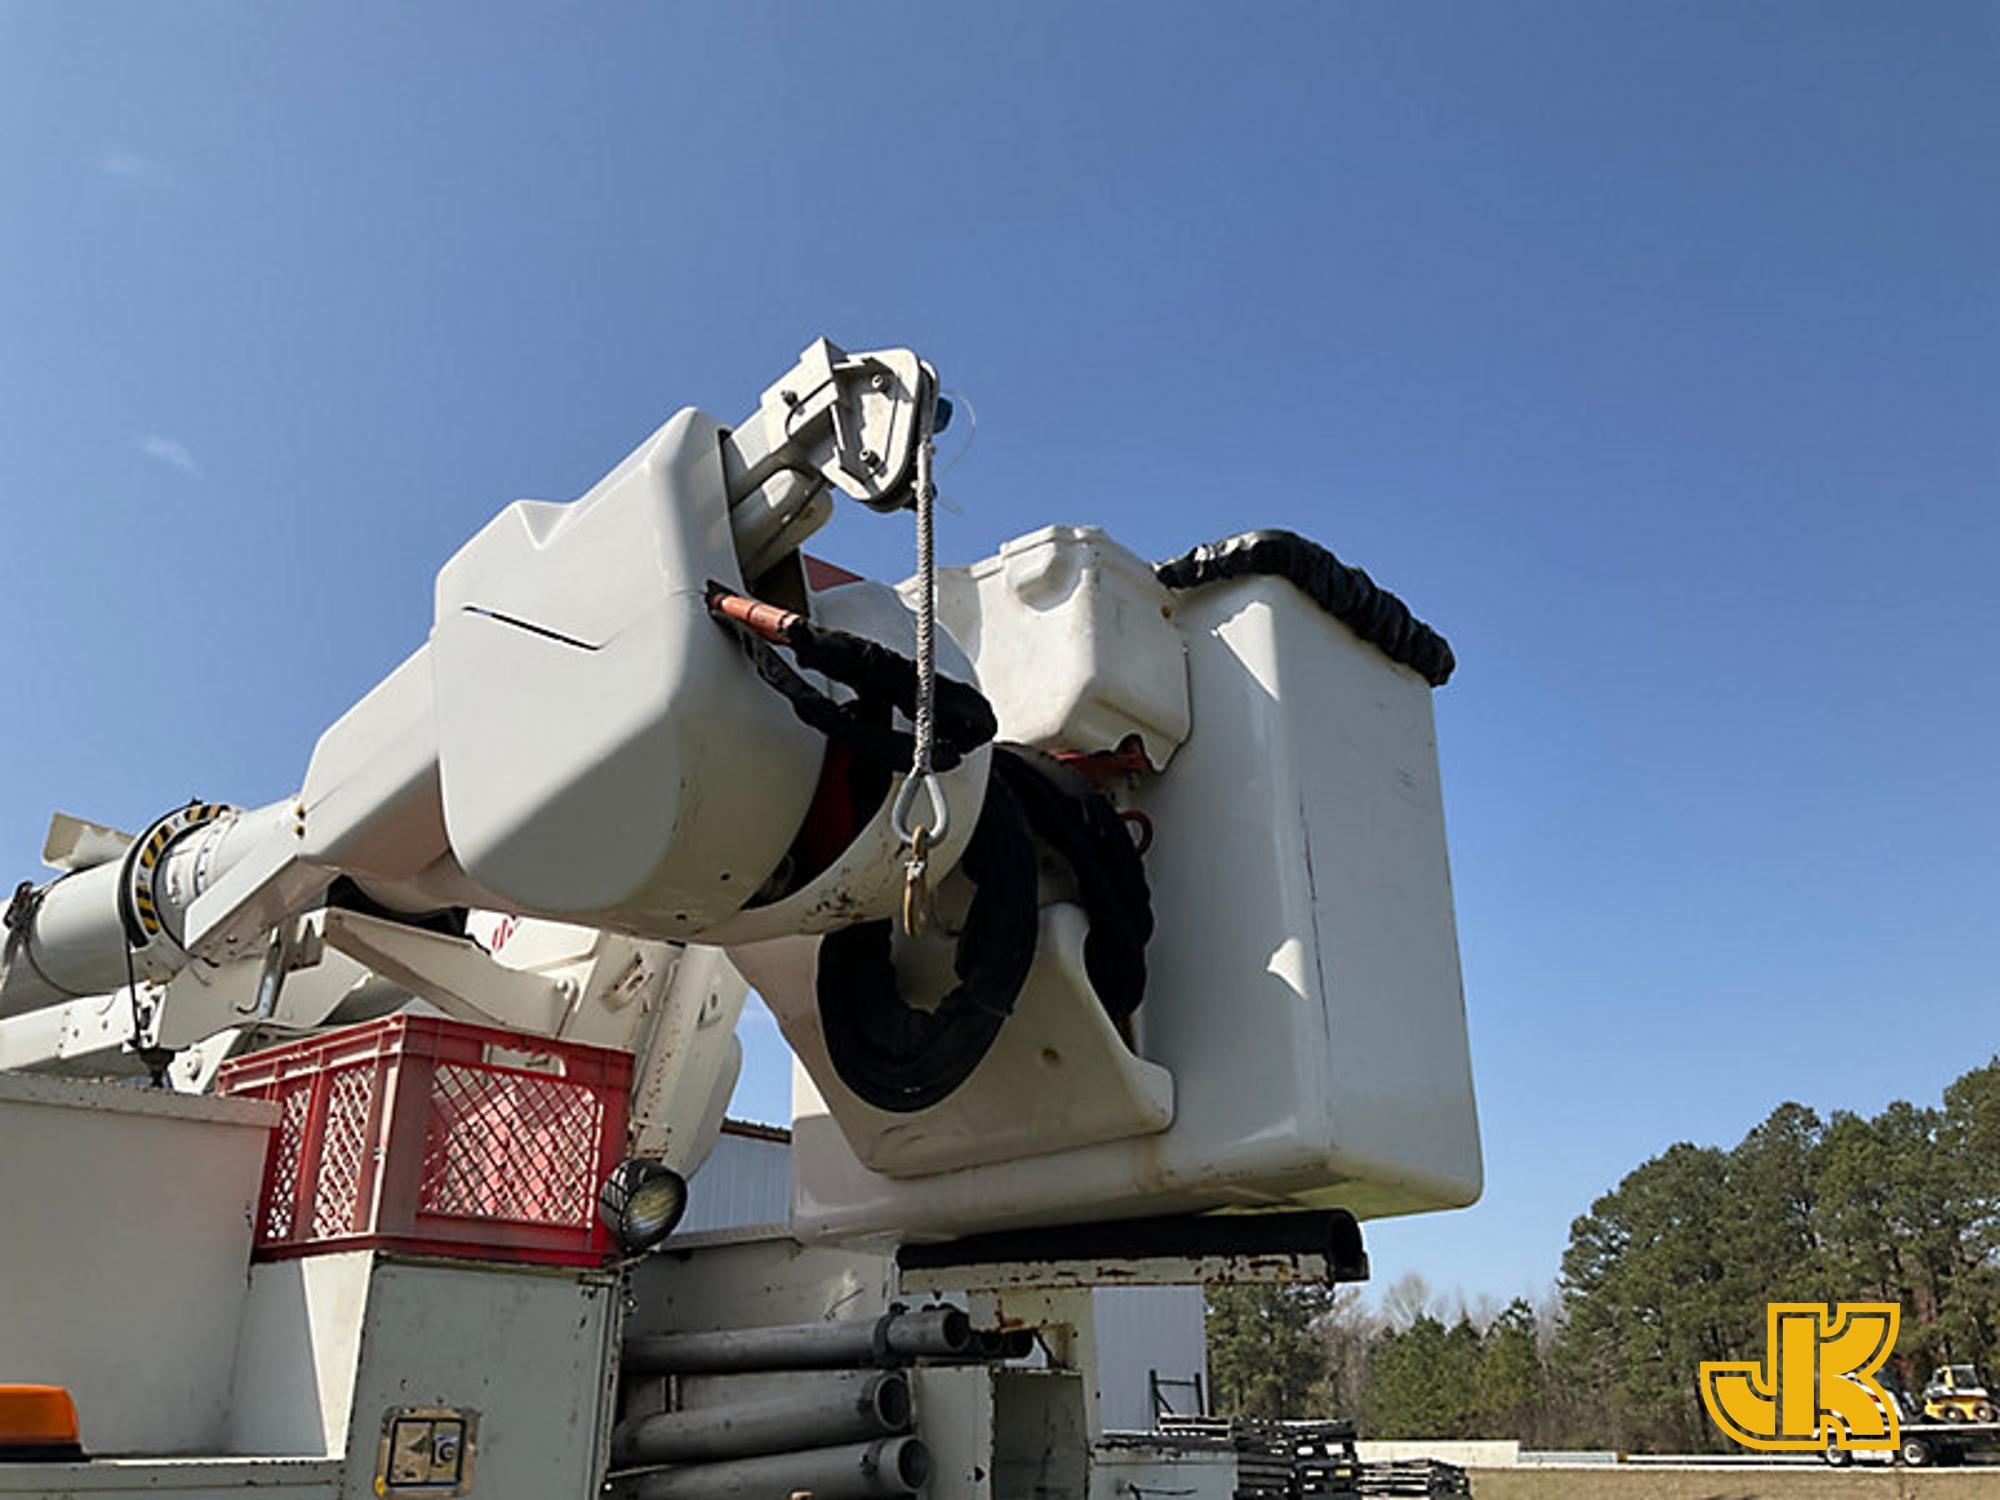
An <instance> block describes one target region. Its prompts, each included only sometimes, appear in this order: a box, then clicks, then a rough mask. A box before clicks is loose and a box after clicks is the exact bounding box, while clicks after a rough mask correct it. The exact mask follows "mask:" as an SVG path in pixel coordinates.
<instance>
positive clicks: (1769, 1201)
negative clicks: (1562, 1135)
mask: <svg viewBox="0 0 2000 1500" xmlns="http://www.w3.org/2000/svg"><path fill="white" fill-rule="evenodd" d="M1774 1301H1786V1302H1842V1301H1850V1302H1851V1301H1867V1302H1896V1303H1899V1304H1900V1305H1901V1307H1902V1309H1903V1315H1902V1332H1901V1336H1900V1339H1899V1342H1898V1344H1897V1351H1896V1357H1895V1358H1894V1360H1893V1361H1892V1362H1891V1369H1890V1374H1891V1377H1892V1378H1895V1379H1900V1381H1901V1382H1902V1384H1903V1385H1904V1387H1905V1388H1906V1389H1909V1390H1912V1391H1916V1390H1920V1389H1921V1387H1922V1385H1923V1383H1924V1380H1925V1379H1926V1377H1927V1376H1928V1375H1929V1373H1930V1371H1931V1369H1932V1368H1933V1367H1934V1366H1936V1365H1939V1364H1944V1363H1964V1362H1967V1361H1971V1362H1974V1363H1977V1364H1979V1365H1981V1366H1982V1368H1984V1369H1986V1370H1987V1371H1988V1373H1989V1375H1990V1376H1991V1377H1993V1378H2000V1368H1996V1366H2000V1058H1996V1059H1994V1060H1993V1061H1992V1062H1989V1063H1988V1064H1986V1065H1985V1066H1984V1067H1980V1068H1975V1069H1973V1070H1972V1071H1970V1072H1968V1073H1966V1074H1964V1075H1963V1076H1961V1077H1960V1078H1958V1079H1957V1080H1956V1081H1955V1082H1953V1083H1952V1084H1951V1086H1950V1087H1948V1088H1947V1089H1946V1090H1945V1091H1944V1096H1943V1099H1942V1101H1941V1102H1940V1103H1939V1104H1938V1105H1936V1106H1922V1107H1920V1106H1917V1105H1912V1104H1908V1103H1904V1102H1901V1101H1898V1102H1896V1103H1893V1104H1891V1105H1889V1106H1888V1107H1887V1108H1886V1109H1884V1110H1883V1111H1882V1112H1881V1113H1879V1114H1877V1115H1874V1116H1872V1117H1867V1116H1863V1115H1859V1114H1855V1113H1852V1112H1849V1111H1845V1110H1840V1111H1835V1112H1834V1113H1832V1114H1831V1115H1827V1116H1822V1115H1820V1114H1819V1113H1817V1112H1816V1111H1814V1110H1812V1109H1809V1108H1807V1107H1806V1106H1805V1105H1802V1104H1793V1103H1787V1104H1781V1105H1779V1106H1778V1108H1776V1109H1774V1110H1773V1111H1772V1112H1771V1113H1770V1115H1769V1116H1768V1117H1767V1118H1766V1119H1764V1120H1763V1121H1762V1122H1761V1123H1760V1124H1758V1125H1757V1126H1756V1127H1755V1128H1754V1129H1752V1130H1751V1131H1750V1132H1749V1133H1748V1134H1747V1135H1746V1136H1744V1138H1743V1139H1742V1140H1741V1141H1739V1142H1738V1143H1737V1144H1736V1145H1735V1146H1734V1147H1733V1148H1731V1149H1729V1150H1722V1149H1720V1148H1717V1147H1712V1146H1696V1145H1692V1144H1687V1143H1682V1144H1680V1145H1675V1146H1672V1147H1669V1148H1668V1149H1667V1150H1666V1151H1663V1152H1662V1153H1660V1154H1659V1155H1658V1156H1655V1157H1653V1158H1651V1159H1650V1160H1648V1161H1646V1162H1644V1163H1642V1164H1641V1165H1640V1166H1639V1167H1637V1168H1636V1169H1635V1170H1633V1171H1632V1172H1630V1173H1629V1174H1627V1176H1626V1177H1625V1179H1624V1180H1623V1181H1622V1182H1620V1183H1619V1184H1618V1185H1617V1187H1615V1188H1613V1189H1612V1190H1611V1191H1610V1192H1608V1193H1606V1194H1605V1195H1604V1196H1603V1197H1601V1198H1599V1199H1598V1200H1597V1201H1596V1202H1595V1203H1593V1204H1592V1205H1591V1206H1590V1211H1589V1212H1588V1213H1586V1214H1584V1215H1582V1216H1581V1217H1580V1218H1578V1219H1577V1220H1576V1221H1575V1222H1574V1223H1573V1224H1572V1225H1571V1226H1570V1236H1569V1246H1568V1249H1567V1250H1566V1251H1565V1252H1564V1255H1563V1260H1562V1273H1561V1275H1560V1277H1559V1278H1558V1280H1557V1282H1556V1285H1555V1287H1554V1288H1553V1289H1552V1290H1551V1292H1550V1294H1549V1295H1548V1296H1547V1297H1545V1298H1543V1299H1542V1300H1540V1301H1539V1302H1537V1303H1530V1302H1529V1301H1527V1300H1525V1299H1520V1300H1516V1301H1514V1302H1511V1303H1508V1304H1507V1305H1505V1306H1504V1307H1497V1306H1492V1305H1471V1306H1469V1305H1467V1304H1465V1303H1464V1302H1463V1300H1462V1299H1461V1300H1459V1301H1457V1302H1455V1303H1454V1302H1447V1301H1445V1300H1442V1299H1440V1298H1438V1297H1436V1296H1434V1295H1433V1294H1432V1292H1431V1291H1430V1289H1429V1288H1428V1287H1427V1286H1425V1285H1424V1283H1423V1282H1422V1280H1421V1279H1420V1278H1418V1277H1414V1276H1410V1277H1405V1278H1404V1279H1403V1280H1402V1281H1400V1282H1398V1283H1396V1284H1395V1285H1394V1286H1392V1287H1390V1288H1389V1289H1388V1291H1387V1292H1386V1293H1385V1294H1384V1295H1383V1297H1382V1298H1381V1299H1380V1301H1379V1303H1378V1304H1375V1305H1370V1304H1369V1303H1368V1302H1367V1301H1366V1300H1365V1299H1364V1298H1363V1296H1362V1294H1361V1293H1360V1292H1359V1291H1358V1289H1355V1288H1351V1287H1345V1288H1339V1289H1328V1288H1324V1287H1268V1286H1240V1287H1216V1288H1213V1289H1212V1290H1211V1292H1210V1294H1209V1303H1208V1333H1209V1380H1210V1390H1211V1393H1212V1399H1211V1402H1210V1405H1211V1407H1212V1409H1213V1410H1214V1411H1216V1412H1217V1413H1221V1414H1240V1415H1244V1416H1256V1417H1266V1418H1301V1417H1347V1418H1351V1419H1353V1420H1354V1421H1356V1422H1357V1423H1358V1424H1359V1426H1360V1428H1361V1431H1362V1434H1363V1435H1364V1436H1368V1437H1378V1438H1399V1437H1401V1438H1479V1437H1488V1438H1518V1439H1520V1440H1521V1441H1522V1442H1523V1443H1524V1444H1527V1445H1530V1446H1535V1447H1556V1448H1569V1447H1578V1448H1620V1449H1627V1450H1631V1451H1638V1452H1644V1451H1654V1452H1688V1451H1701V1450H1704V1449H1713V1448H1721V1447H1724V1446H1726V1443H1725V1441H1724V1440H1723V1439H1722V1437H1721V1435H1720V1434H1719V1433H1717V1432H1716V1431H1715V1430H1714V1429H1713V1427H1712V1426H1711V1425H1710V1424H1709V1422H1708V1419H1707V1416H1706V1414H1705V1413H1704V1412H1703V1410H1702V1406H1701V1398H1700V1395H1699V1393H1698V1391H1697V1389H1696V1385H1695V1377H1696V1371H1697V1370H1698V1369H1699V1367H1700V1365H1701V1362H1702V1361H1703V1360H1715V1359H1759V1358H1761V1357H1762V1355H1763V1346H1764V1309H1765V1304H1766V1303H1768V1302H1774Z"/></svg>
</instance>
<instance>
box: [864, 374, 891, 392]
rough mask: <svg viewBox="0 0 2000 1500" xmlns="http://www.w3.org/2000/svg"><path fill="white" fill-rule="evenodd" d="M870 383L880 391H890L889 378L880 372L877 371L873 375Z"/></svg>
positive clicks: (869, 379) (869, 380) (869, 378)
mask: <svg viewBox="0 0 2000 1500" xmlns="http://www.w3.org/2000/svg"><path fill="white" fill-rule="evenodd" d="M868 383H869V385H871V386H873V387H874V388H875V389H876V390H878V391H886V390H888V389H889V377H888V376H887V375H884V374H883V373H882V372H881V371H880V370H877V371H876V372H875V373H874V374H873V375H870V376H869V377H868Z"/></svg>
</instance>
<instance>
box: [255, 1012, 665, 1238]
mask: <svg viewBox="0 0 2000 1500" xmlns="http://www.w3.org/2000/svg"><path fill="white" fill-rule="evenodd" d="M631 1084H632V1058H631V1054H629V1053H626V1052H620V1051H618V1050H616V1049H615V1048H610V1047H590V1046H584V1045H582V1044H580V1043H576V1042H555V1041H548V1040H546V1039H544V1038H541V1037H530V1036H523V1035H521V1034H520V1033H519V1032H513V1031H503V1030H499V1029H497V1028H494V1027H489V1026H473V1025H469V1024H467V1023H466V1022H463V1021H452V1020H447V1019H445V1018H444V1017H441V1016H409V1015H401V1016H389V1017H387V1018H385V1019H383V1020H380V1021H369V1022H366V1023H364V1024H362V1025H359V1026H347V1027H343V1028H341V1029H340V1030H338V1031H330V1032H327V1033H326V1034H325V1035H323V1036H316V1037H311V1038H308V1039H306V1040H304V1041H298V1042H289V1043H286V1044H285V1045H283V1046H279V1047H272V1048H269V1049H267V1050H265V1051H263V1052H256V1053H252V1054H251V1055H249V1056H248V1057H243V1058H238V1059H237V1060H235V1061H233V1062H229V1063H225V1064H224V1065H223V1066H222V1068H221V1070H220V1071H219V1072H218V1073H217V1075H216V1084H215V1087H216V1092H218V1093H222V1094H234V1095H237V1096H239V1097H243V1098H251V1099H268V1100H270V1101H272V1102H273V1103H275V1104H276V1105H278V1107H279V1110H280V1111H281V1113H280V1115H279V1119H278V1124H277V1127H276V1129H275V1130H274V1131H273V1132H272V1135H271V1146H270V1152H269V1155H268V1156H267V1157H266V1159H265V1164H264V1190H263V1196H262V1198H261V1200H260V1201H259V1204H258V1212H257V1236H256V1250H255V1254H256V1257H257V1258H258V1259H260V1260H278V1259H283V1258H285V1257H288V1256H295V1255H316V1254H321V1253H323V1252H326V1251H331V1250H360V1249H384V1250H404V1251H413V1252H416V1253H419V1254H424V1255H449V1256H459V1257H463V1258H467V1259H474V1260H505V1261H527V1262H531V1263H534V1264H537V1265H554V1266H592V1265H598V1264H601V1263H602V1262H603V1261H605V1260H606V1259H607V1258H609V1256H610V1255H611V1253H612V1250H613V1243H612V1239H611V1235H610V1233H609V1231H607V1230H606V1229H605V1228H604V1226H603V1225H602V1223H600V1222H599V1220H598V1217H597V1190H598V1186H599V1185H600V1184H601V1183H602V1182H603V1181H604V1177H605V1174H606V1173H608V1172H610V1170H611V1169H612V1168H613V1167H615V1166H616V1165H617V1164H618V1162H619V1160H620V1159H621V1158H622V1157H623V1156H624V1154H625V1119H626V1112H627V1108H628V1104H629V1099H630V1093H631Z"/></svg>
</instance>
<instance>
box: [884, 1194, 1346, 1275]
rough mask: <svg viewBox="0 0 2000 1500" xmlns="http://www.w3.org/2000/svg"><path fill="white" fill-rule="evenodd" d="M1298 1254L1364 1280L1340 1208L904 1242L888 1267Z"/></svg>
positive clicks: (1063, 1226) (1174, 1218)
mask: <svg viewBox="0 0 2000 1500" xmlns="http://www.w3.org/2000/svg"><path fill="white" fill-rule="evenodd" d="M1303 1255H1315V1256H1324V1257H1325V1258H1326V1261H1327V1263H1328V1265H1329V1267H1330V1268H1331V1269H1332V1272H1333V1275H1332V1277H1331V1279H1332V1280H1334V1281H1365V1280H1366V1279H1367V1278H1368V1253H1367V1251H1366V1249H1365V1248H1364V1247H1363V1244H1362V1239H1361V1226H1360V1224H1359V1223H1357V1222H1356V1221H1355V1218H1354V1215H1353V1214H1351V1213H1349V1212H1348V1211H1347V1210H1346V1209H1344V1208H1330V1209H1287V1210H1282V1211H1279V1212H1274V1213H1246V1214H1237V1213H1230V1214H1163V1215H1160V1216H1158V1217H1155V1218H1147V1219H1111V1220H1107V1221H1102V1222H1099V1223H1094V1224H1052V1225H1045V1226H1043V1227H1041V1228H1038V1229H1000V1230H994V1231H991V1232H989V1233H986V1234H971V1235H966V1236H965V1237H964V1238H962V1239H956V1240H946V1241H943V1242H941V1243H935V1244H904V1245H902V1246H900V1247H898V1249H897V1251H896V1265H897V1267H898V1269H900V1270H904V1271H943V1270H952V1269H955V1268H957V1267H960V1266H981V1265H1014V1264H1026V1265H1045V1264H1049V1263H1052V1262H1064V1261H1084V1262H1091V1263H1101V1262H1103V1261H1108V1260H1121V1261H1129V1260H1153V1259H1160V1258H1172V1257H1185V1258H1189V1259H1197V1258H1201V1257H1205V1256H1251V1257H1256V1258H1258V1259H1262V1258H1265V1257H1290V1256H1303Z"/></svg>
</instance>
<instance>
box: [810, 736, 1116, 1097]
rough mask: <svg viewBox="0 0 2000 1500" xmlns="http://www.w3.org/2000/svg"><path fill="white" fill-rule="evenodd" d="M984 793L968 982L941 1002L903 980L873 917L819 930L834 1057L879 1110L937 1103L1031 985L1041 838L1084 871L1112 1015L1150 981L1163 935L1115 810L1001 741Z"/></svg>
mask: <svg viewBox="0 0 2000 1500" xmlns="http://www.w3.org/2000/svg"><path fill="white" fill-rule="evenodd" d="M991 765H992V770H991V772H990V773H989V775H988V777H987V782H986V801H985V803H984V805H983V806H982V807H981V808H980V811H979V821H978V823H977V824H975V825H974V827H973V830H972V838H971V840H970V841H969V842H968V843H967V845H966V850H965V855H964V857H963V858H962V859H961V860H960V862H959V868H960V869H961V870H963V871H964V872H965V873H966V875H967V876H968V877H969V878H970V879H971V881H972V882H973V886H974V894H973V898H972V904H971V907H970V910H969V911H968V913H967V917H966V924H965V928H964V930H963V931H962V932H960V934H959V937H958V946H957V949H956V951H955V952H954V953H953V955H952V968H953V972H954V973H955V974H956V975H957V976H958V980H959V983H958V984H957V985H956V986H954V987H953V989H952V990H951V991H950V993H948V994H947V995H946V996H945V997H944V999H943V1000H942V1001H940V1002H939V1004H938V1006H937V1009H936V1010H934V1011H923V1010H918V1009H917V1008H916V1007H914V1006H912V1005H910V1004H908V1003H907V1002H906V1001H905V1000H904V999H903V997H902V994H901V992H900V990H899V989H898V987H897V983H896V968H895V959H894V946H893V945H894V932H893V930H892V928H891V926H890V924H889V923H888V922H887V921H879V922H862V923H858V924H856V925H855V926H852V927H844V928H841V929H840V930H838V931H836V932H831V933H829V934H827V936H826V937H824V938H822V939H821V940H820V946H819V979H818V1000H819V1013H820V1024H821V1028H822V1030H823V1031H824V1033H825V1035H826V1045H827V1055H828V1057H829V1058H830V1060H831V1061H832V1063H833V1067H834V1071H835V1072H836V1073H837V1074H839V1076H840V1079H841V1081H842V1082H844V1083H845V1084H846V1085H847V1086H848V1087H849V1088H851V1089H852V1090H854V1092H855V1093H856V1094H857V1095H859V1096H860V1097H861V1098H862V1099H864V1100H866V1101H867V1102H868V1103H870V1104H872V1105H874V1106H875V1107H876V1108H877V1109H885V1110H890V1111H892V1112H895V1113H899V1114H902V1113H908V1112H910V1111H912V1110H919V1109H927V1108H929V1107H930V1106H931V1105H933V1104H936V1103H937V1102H938V1101H940V1100H942V1099H944V1098H945V1097H946V1096H948V1095H949V1094H950V1093H951V1092H952V1091H953V1090H954V1089H956V1088H957V1087H958V1086H959V1085H960V1084H962V1083H963V1082H965V1080H966V1079H967V1078H968V1077H970V1076H971V1074H972V1070H973V1069H974V1068H976V1067H978V1066H979V1063H980V1061H981V1059H983V1058H984V1057H985V1056H986V1053H987V1051H988V1050H989V1049H990V1048H991V1047H992V1045H993V1042H994V1040H995V1038H997V1037H998V1036H999V1034H1000V1027H1001V1024H1002V1023H1003V1022H1004V1021H1005V1020H1006V1019H1007V1017H1008V1015H1009V1014H1010V1013H1011V1012H1012V1010H1013V1008H1014V1002H1015V1000H1016V999H1017V998H1019V996H1020V992H1021V986H1022V985H1023V984H1025V983H1026V982H1027V978H1028V970H1029V967H1030V966H1031V965H1032V964H1033V962H1034V957H1035V946H1036V943H1037V941H1038V938H1039V936H1040V930H1041V905H1040V898H1039V869H1038V867H1039V859H1038V856H1037V853H1036V848H1035V839H1036V838H1040V839H1041V840H1042V841H1043V842H1044V843H1045V844H1047V845H1048V846H1049V847H1050V848H1051V849H1053V850H1054V851H1055V852H1056V854H1057V855H1059V856H1060V857H1061V858H1062V859H1063V860H1064V861H1065V862H1067V863H1068V865H1069V866H1070V868H1071V870H1072V871H1074V872H1075V875H1076V883H1077V894H1078V901H1079V903H1080V904H1081V905H1082V907H1083V909H1084V912H1085V914H1086V915H1087V916H1088V917H1089V919H1090V932H1089V934H1088V936H1086V937H1085V939H1084V948H1083V957H1084V966H1085V969H1086V970H1087V971H1088V973H1089V975H1090V983H1091V987H1092V988H1093V989H1094V990H1096V992H1097V997H1098V1000H1099V1001H1100V1003H1102V1004H1103V1006H1104V1009H1105V1012H1106V1014H1108V1015H1109V1016H1111V1018H1112V1019H1113V1020H1114V1021H1123V1020H1124V1019H1125V1018H1126V1017H1127V1016H1129V1015H1131V1013H1132V1012H1133V1010H1134V1009H1136V1008H1137V1006H1138V1004H1139V1002H1140V1000H1141V999H1142V998H1143V997H1144V995H1145V989H1146V942H1147V940H1148V939H1149V938H1150V937H1151V936H1152V933H1153V907H1152V897H1151V893H1150V892H1149V890H1148V889H1147V885H1146V871H1145V866H1144V865H1143V864H1142V863H1141V861H1140V859H1139V853H1138V851H1137V850H1136V849H1135V848H1134V847H1133V845H1132V839H1131V836H1130V835H1129V834H1128V833H1127V832H1126V829H1125V825H1124V823H1123V822H1121V821H1120V819H1119V817H1118V814H1117V811H1116V809H1114V808H1113V807H1112V805H1111V803H1110V802H1109V801H1108V800H1107V799H1106V798H1105V797H1104V795H1103V794H1102V793H1101V792H1099V791H1098V790H1097V789H1096V788H1095V787H1093V786H1092V785H1091V784H1090V781H1089V779H1088V778H1086V777H1085V776H1083V775H1082V774H1081V773H1079V772H1076V771H1074V770H1072V769H1070V768H1069V767H1067V766H1065V765H1063V764H1062V763H1061V762H1060V761H1058V760H1056V759H1055V758H1054V757H1053V756H1049V755H1045V754H1043V753H1042V752H1041V751H1039V750H1030V749H1028V748H1026V747H1024V746H1020V745H996V746H994V749H993V758H992V762H991Z"/></svg>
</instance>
